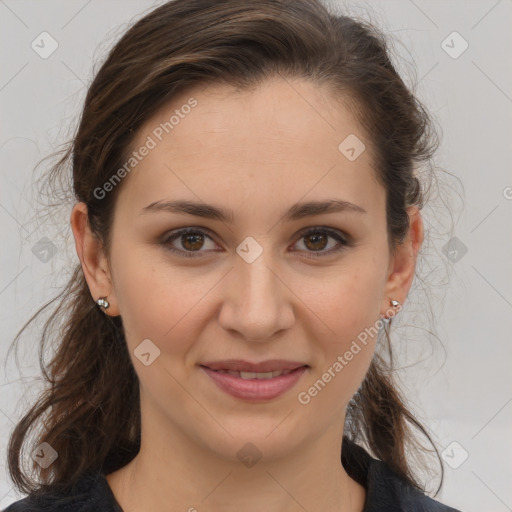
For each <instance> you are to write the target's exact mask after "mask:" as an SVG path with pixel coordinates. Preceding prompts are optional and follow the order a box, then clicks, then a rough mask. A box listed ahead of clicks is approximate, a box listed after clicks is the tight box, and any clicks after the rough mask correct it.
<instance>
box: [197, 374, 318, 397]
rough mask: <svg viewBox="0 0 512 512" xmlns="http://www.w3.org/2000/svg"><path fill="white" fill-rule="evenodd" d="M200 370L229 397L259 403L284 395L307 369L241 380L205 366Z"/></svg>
mask: <svg viewBox="0 0 512 512" xmlns="http://www.w3.org/2000/svg"><path fill="white" fill-rule="evenodd" d="M201 369H202V370H204V371H205V373H206V374H207V375H208V376H209V377H210V378H211V379H212V380H213V382H215V384H217V386H218V387H219V388H220V389H222V391H225V392H226V393H228V394H229V395H231V396H234V397H235V398H241V399H243V400H249V401H261V400H272V399H273V398H277V397H278V396H280V395H282V394H283V393H286V391H288V390H289V389H290V388H292V387H293V386H295V384H296V383H297V381H298V380H299V379H300V378H301V377H302V375H303V374H304V373H305V371H306V370H307V369H308V367H306V366H301V367H300V368H297V369H296V370H293V371H292V372H290V373H288V374H287V375H280V376H279V377H272V378H271V379H242V378H241V377H236V376H234V375H230V374H229V373H220V372H216V371H215V370H212V369H210V368H207V367H206V366H201Z"/></svg>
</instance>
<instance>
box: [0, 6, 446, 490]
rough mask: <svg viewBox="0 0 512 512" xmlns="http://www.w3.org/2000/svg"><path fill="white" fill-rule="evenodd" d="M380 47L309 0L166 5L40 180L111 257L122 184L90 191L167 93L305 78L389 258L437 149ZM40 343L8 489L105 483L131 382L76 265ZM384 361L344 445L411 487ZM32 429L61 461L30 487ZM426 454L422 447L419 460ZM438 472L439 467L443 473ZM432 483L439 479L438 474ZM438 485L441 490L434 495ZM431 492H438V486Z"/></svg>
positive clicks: (372, 33) (132, 40)
mask: <svg viewBox="0 0 512 512" xmlns="http://www.w3.org/2000/svg"><path fill="white" fill-rule="evenodd" d="M388 53H389V52H388V46H387V42H386V39H385V38H384V36H383V35H382V34H381V33H380V32H379V31H378V30H377V29H376V28H375V27H374V26H373V25H371V24H369V23H367V22H364V21H360V20H356V19H355V18H352V17H349V16H345V15H341V14H336V13H334V12H330V11H329V10H328V9H327V8H326V7H325V6H324V5H323V4H321V3H320V2H319V1H317V0H258V1H257V2H253V1H252V0H222V1H218V0H175V1H172V2H168V3H165V4H163V5H162V6H160V7H158V8H157V9H155V10H154V11H152V12H150V13H149V14H148V15H146V16H145V17H143V18H142V19H140V20H139V21H138V22H137V23H135V24H134V25H133V26H132V27H131V28H130V29H129V30H128V31H127V32H126V33H125V34H124V35H123V37H122V38H121V39H120V40H119V41H118V43H117V44H116V45H115V46H114V48H113V49H112V50H111V51H110V53H109V55H108V57H107V58H106V60H105V62H104V63H103V65H102V66H101V69H100V70H99V72H98V73H97V74H96V76H95V78H94V80H93V82H92V84H91V86H90V87H89V90H88V93H87V97H86V100H85V104H84V108H83V112H82V115H81V119H80V123H79V126H78V129H77V133H76V135H75V137H74V140H72V141H71V143H70V144H69V146H68V147H67V148H66V150H65V152H64V154H63V156H62V158H61V159H60V160H59V161H58V162H57V164H56V165H55V166H54V167H53V168H52V169H51V173H50V175H49V178H50V180H55V179H56V178H58V177H62V176H64V175H65V174H66V173H67V172H68V162H69V160H71V163H72V177H73V191H74V195H75V198H76V200H77V201H83V202H84V203H86V205H87V207H88V215H89V217H88V221H89V224H90V227H91V229H92V231H93V232H94V233H95V234H96V236H97V237H98V239H99V240H101V241H102V243H103V245H104V248H105V251H106V254H107V255H108V253H109V248H110V235H111V231H110V228H111V225H112V215H113V212H114V207H115V204H116V197H117V194H119V192H120V189H121V188H122V185H123V183H122V182H121V183H120V184H119V185H118V186H116V187H114V188H113V190H112V191H111V192H109V193H108V194H107V195H106V196H105V197H101V198H98V197H97V194H95V193H94V191H95V190H96V189H97V188H98V187H102V185H103V184H104V183H106V182H107V181H108V180H109V179H110V178H111V176H112V175H113V172H114V171H115V170H116V169H119V168H120V167H122V165H123V162H125V161H126V156H127V155H128V154H129V153H130V146H131V144H132V143H133V140H134V137H135V135H136V133H137V130H138V129H139V128H140V127H141V125H142V124H143V123H144V122H145V121H147V120H148V119H149V118H150V117H152V116H153V115H154V114H155V113H156V112H157V111H158V110H159V109H160V108H162V107H163V105H164V104H165V103H167V102H169V101H170V100H171V99H172V98H173V97H174V96H175V95H176V94H177V93H179V92H181V91H183V90H185V89H186V88H187V87H190V86H193V85H195V84H207V83H220V82H222V83H226V84H231V85H234V86H237V87H240V88H245V89H247V88H250V87H254V86H257V85H258V84H259V83H261V82H262V81H263V80H265V79H267V78H268V77H273V76H282V77H286V78H304V79H307V80H309V81H313V82H315V83H318V84H322V85H325V86H327V87H328V88H329V90H330V91H332V93H333V95H335V96H336V97H338V98H339V99H341V100H343V101H349V102H350V105H351V107H352V110H353V112H354V114H355V115H356V116H357V119H358V120H359V122H360V123H361V125H362V126H363V129H364V130H365V131H366V136H367V138H368V139H367V140H368V141H369V142H370V143H371V146H372V148H373V153H374V159H375V161H374V167H375V170H376V173H377V177H378V179H379V180H380V182H381V183H382V185H383V186H384V188H385V190H386V215H387V226H388V232H389V240H390V247H391V248H394V247H396V246H397V245H398V244H400V243H401V242H402V241H403V239H404V237H405V236H406V235H407V233H408V229H409V217H408V214H407V211H406V208H407V207H408V206H410V205H417V206H418V207H419V208H422V207H423V203H424V199H425V190H423V188H422V185H421V183H420V181H419V180H418V178H417V176H416V175H415V172H414V171H415V166H416V165H417V164H418V163H420V162H428V161H429V160H430V159H431V157H432V156H433V154H434V152H435V150H436V149H437V146H438V143H439V142H438V138H437V135H436V132H435V130H434V129H433V122H432V120H431V119H430V117H429V115H428V113H427V112H426V110H425V109H424V108H423V106H422V105H421V103H420V102H419V101H418V100H417V99H416V98H415V96H414V95H413V94H412V92H411V91H410V90H409V89H408V87H407V86H406V85H405V84H404V82H403V81H402V79H401V78H400V76H399V74H398V73H397V72H396V70H395V68H394V67H393V65H392V64H391V62H390V56H389V54H388ZM55 301H57V302H56V304H57V307H56V309H55V311H54V312H53V314H52V315H51V316H50V318H49V319H48V321H47V322H46V324H45V326H44V329H43V333H42V337H41V345H40V361H41V368H42V371H43V374H44V376H45V378H46V380H47V381H48V383H49V386H48V388H47V389H46V391H45V392H44V393H43V394H42V395H41V396H40V397H39V399H38V401H37V403H36V404H35V405H34V406H33V407H32V408H31V409H30V410H29V411H28V413H27V414H26V415H25V416H24V417H23V418H22V419H21V420H20V422H19V423H18V424H17V426H16V428H15V429H14V431H13V433H12V435H11V437H10V441H9V446H8V464H9V472H10V475H11V478H12V480H13V482H14V483H15V485H16V486H17V488H18V489H19V490H20V491H21V492H25V493H38V492H42V491H46V490H49V489H56V488H58V487H62V488H64V487H69V486H71V485H73V484H74V483H75V482H76V481H77V480H78V478H79V476H80V475H81V474H82V473H83V472H84V471H86V470H91V469H92V470H96V469H97V470H102V471H103V472H104V473H105V474H108V473H110V472H112V471H115V470H116V469H119V468H120V467H122V466H124V465H125V464H127V463H128V462H129V461H130V460H131V459H133V457H134V456H135V455H136V454H137V452H138V451H139V448H140V409H139V384H138V379H137V375H136V373H135V370H134V368H133V366H132V363H131V360H130V357H129V354H128V351H127V347H126V342H125V337H124V333H123V326H122V319H121V318H120V317H110V316H106V315H105V314H104V313H103V312H102V311H101V310H100V309H99V308H98V307H97V306H96V304H95V303H94V301H93V300H92V298H91V294H90V291H89V288H88V286H87V283H86V281H85V278H84V275H83V273H82V269H81V266H80V264H78V265H77V266H76V269H75V270H74V273H73V275H72V277H71V279H70V280H69V282H68V284H67V286H66V287H65V289H64V290H63V291H62V293H60V294H59V295H57V296H56V297H55V298H54V299H53V300H52V301H51V302H49V303H48V304H46V305H45V306H43V307H42V308H41V309H40V310H39V311H38V312H37V313H36V314H35V315H34V316H33V317H32V318H31V319H30V320H29V321H28V322H27V323H26V324H25V325H24V327H23V328H22V329H21V330H20V332H19V333H18V335H17V336H16V339H15V341H16V340H17V339H18V337H19V336H20V334H21V332H23V330H24V329H25V328H26V327H27V325H28V324H29V323H30V322H32V320H34V318H35V317H36V316H37V315H38V314H40V313H41V312H42V311H43V310H44V309H45V308H46V307H48V306H49V305H50V304H52V303H53V302H55ZM52 326H57V328H56V331H55V332H58V333H59V334H58V340H59V341H58V343H57V350H56V352H55V354H54V356H53V358H52V360H51V361H50V363H49V364H48V365H47V367H45V365H44V364H43V361H42V355H41V354H42V353H43V352H44V347H45V343H46V342H47V340H48V338H49V337H50V333H51V332H52ZM389 326H390V324H388V325H387V326H386V327H385V328H384V332H385V336H386V344H385V345H386V347H387V356H386V357H384V356H382V355H378V354H376V355H375V357H374V359H373V361H372V363H371V366H370V369H369V371H368V373H367V375H366V377H365V380H364V381H363V383H362V386H361V387H360V389H359V391H358V392H357V393H356V395H355V396H354V397H353V399H352V400H351V402H350V404H349V407H348V409H347V421H346V425H345V427H346V428H345V435H346V436H348V437H350V438H351V439H352V440H354V441H356V442H357V441H359V442H360V443H365V444H366V445H367V447H368V449H369V450H370V451H371V452H372V453H373V454H374V456H376V457H378V458H380V459H381V460H383V461H384V462H386V463H387V464H388V465H389V466H390V467H391V468H392V469H393V470H394V471H395V472H396V473H397V474H398V475H399V476H400V477H402V478H403V479H404V480H406V481H407V482H409V483H410V484H412V485H414V486H416V487H419V488H422V486H421V484H420V483H419V482H418V480H417V479H416V477H415V476H414V473H413V471H412V469H411V464H410V462H408V460H407V459H408V456H406V453H408V450H409V449H411V450H416V451H421V449H425V448H424V447H422V445H420V444H419V443H418V442H417V441H416V440H415V436H414V435H413V430H412V429H413V428H415V429H417V430H418V431H419V432H420V433H422V434H423V435H424V436H426V438H428V440H429V441H430V443H431V444H432V446H433V447H434V451H435V452H436V454H437V457H438V458H439V454H438V452H437V449H436V448H435V445H434V443H433V442H432V440H431V439H430V437H429V435H428V433H427V431H426V429H425V428H424V427H423V426H422V425H421V423H420V422H419V421H418V420H417V419H416V418H415V417H414V415H413V414H412V413H411V412H410V411H409V410H408V408H407V406H406V404H405V402H404V399H403V398H402V397H401V394H400V392H399V389H398V387H397V384H396V383H395V382H394V380H393V377H392V369H393V359H392V352H391V344H390V338H389ZM38 422H42V424H43V429H42V431H41V433H40V434H39V435H38V437H37V442H36V443H35V444H34V445H31V446H36V445H37V444H39V443H42V442H47V443H49V444H50V445H51V446H52V447H53V448H54V449H55V450H56V451H57V453H58V458H57V459H56V460H55V461H54V462H53V464H51V465H50V467H49V468H47V469H43V468H41V467H39V466H38V465H36V464H35V463H34V464H33V469H35V470H36V472H37V474H38V477H39V480H40V481H39V482H36V481H33V480H31V478H30V477H29V474H28V472H25V470H24V468H23V464H22V458H23V457H22V453H23V452H22V448H23V446H24V444H25V443H26V441H27V438H28V434H29V432H30V431H31V430H32V429H34V428H35V427H36V425H37V423H38ZM425 450H426V449H425ZM441 470H442V463H441ZM441 483H442V472H441ZM439 488H440V486H439ZM438 490H439V489H438Z"/></svg>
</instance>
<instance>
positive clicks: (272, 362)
mask: <svg viewBox="0 0 512 512" xmlns="http://www.w3.org/2000/svg"><path fill="white" fill-rule="evenodd" d="M201 366H206V367H208V368H210V369H212V370H232V371H238V372H253V373H265V372H274V371H278V370H281V371H283V370H295V369H297V368H300V367H302V366H308V365H306V364H305V363H300V362H297V361H286V360H284V359H269V360H267V361H262V362H260V363H251V362H249V361H244V360H242V359H228V360H226V361H211V362H207V363H201Z"/></svg>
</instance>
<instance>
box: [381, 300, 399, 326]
mask: <svg viewBox="0 0 512 512" xmlns="http://www.w3.org/2000/svg"><path fill="white" fill-rule="evenodd" d="M390 304H391V307H392V308H393V309H396V308H398V307H400V306H401V304H400V302H398V301H397V300H394V299H391V300H390ZM396 313H397V312H395V313H393V314H392V315H391V316H387V315H382V314H381V315H380V317H381V318H382V319H383V320H385V321H389V320H391V318H393V317H394V316H395V315H396Z"/></svg>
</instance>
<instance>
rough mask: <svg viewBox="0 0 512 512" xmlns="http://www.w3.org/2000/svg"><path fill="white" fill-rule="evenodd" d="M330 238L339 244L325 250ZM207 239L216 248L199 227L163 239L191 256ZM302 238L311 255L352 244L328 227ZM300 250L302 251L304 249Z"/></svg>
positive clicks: (171, 249)
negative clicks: (176, 243) (178, 245)
mask: <svg viewBox="0 0 512 512" xmlns="http://www.w3.org/2000/svg"><path fill="white" fill-rule="evenodd" d="M329 238H331V239H334V240H335V241H336V242H337V244H336V243H335V244H333V245H331V247H330V248H329V249H328V250H324V249H325V248H326V247H328V245H329V244H328V239H329ZM176 240H180V241H181V246H182V249H180V248H177V247H176V246H175V245H173V244H174V242H175V241H176ZM206 240H210V242H211V243H212V244H213V246H212V248H213V250H214V247H215V245H216V244H215V242H214V241H213V239H212V237H211V236H209V235H208V234H206V233H205V232H204V231H202V230H200V229H197V228H186V229H182V230H179V231H177V232H175V233H171V234H170V235H168V236H166V237H165V238H164V240H163V241H162V244H163V245H164V246H165V247H166V248H167V249H168V250H170V251H171V252H174V253H176V254H179V255H180V256H185V257H187V258H190V257H197V256H199V254H194V253H201V252H206V251H202V250H200V249H202V248H204V244H205V241H206ZM301 240H304V242H303V245H304V247H305V248H306V249H305V252H308V253H310V255H309V256H312V257H317V256H323V255H325V254H331V253H334V252H338V251H340V250H342V249H343V248H344V246H348V245H350V244H349V242H348V241H347V239H346V238H345V237H344V236H343V235H342V234H341V233H339V232H337V231H334V230H332V229H328V228H313V229H309V230H308V231H306V232H303V233H301V235H300V238H299V240H298V241H297V242H296V244H297V243H298V242H300V241H301ZM336 246H338V247H336ZM333 247H334V248H333ZM295 250H297V249H294V251H295ZM298 250H299V251H301V250H302V249H298Z"/></svg>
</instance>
